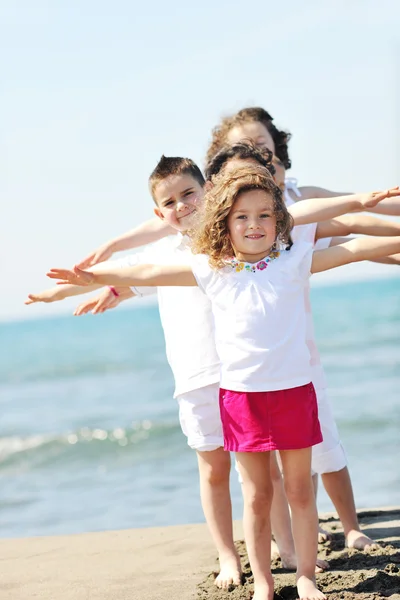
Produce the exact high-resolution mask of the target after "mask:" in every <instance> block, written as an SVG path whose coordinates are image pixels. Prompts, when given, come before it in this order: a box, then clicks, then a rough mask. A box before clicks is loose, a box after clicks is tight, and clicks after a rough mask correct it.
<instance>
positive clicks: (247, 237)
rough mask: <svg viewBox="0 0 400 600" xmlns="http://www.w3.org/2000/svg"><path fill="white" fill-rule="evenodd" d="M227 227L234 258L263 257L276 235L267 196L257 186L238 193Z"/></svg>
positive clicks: (256, 258) (244, 259)
mask: <svg viewBox="0 0 400 600" xmlns="http://www.w3.org/2000/svg"><path fill="white" fill-rule="evenodd" d="M228 231H229V236H230V239H231V243H232V246H233V248H234V250H235V256H236V258H237V259H238V260H242V261H244V262H249V263H254V262H258V261H259V260H261V259H262V258H265V257H266V256H267V255H268V254H269V252H270V250H271V247H272V245H273V244H274V242H275V239H276V217H275V214H274V204H273V200H272V198H271V196H270V195H269V194H267V193H266V192H265V191H263V190H259V189H254V190H248V191H245V192H242V193H241V194H239V196H238V197H237V199H236V201H235V203H234V205H233V207H232V210H231V212H230V213H229V217H228Z"/></svg>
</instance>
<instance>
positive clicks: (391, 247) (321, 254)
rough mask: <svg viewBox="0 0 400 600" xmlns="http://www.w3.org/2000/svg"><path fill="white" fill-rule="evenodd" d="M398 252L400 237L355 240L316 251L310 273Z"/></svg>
mask: <svg viewBox="0 0 400 600" xmlns="http://www.w3.org/2000/svg"><path fill="white" fill-rule="evenodd" d="M399 252H400V236H397V237H363V238H355V239H353V240H350V241H349V242H345V243H344V244H339V245H338V246H333V247H331V248H327V249H325V250H316V251H315V252H314V254H313V258H312V263H311V272H312V273H320V272H321V271H327V270H329V269H333V268H335V267H340V266H342V265H347V264H349V263H352V262H358V261H361V260H372V261H375V260H376V259H379V258H383V257H387V256H391V255H396V254H398V253H399Z"/></svg>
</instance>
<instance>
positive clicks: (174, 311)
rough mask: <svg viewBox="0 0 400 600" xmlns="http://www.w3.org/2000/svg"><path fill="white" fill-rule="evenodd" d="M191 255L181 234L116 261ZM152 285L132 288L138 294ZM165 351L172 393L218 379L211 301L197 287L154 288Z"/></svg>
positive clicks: (166, 260) (175, 259)
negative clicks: (170, 370)
mask: <svg viewBox="0 0 400 600" xmlns="http://www.w3.org/2000/svg"><path fill="white" fill-rule="evenodd" d="M191 256H192V253H191V251H190V250H189V248H188V247H187V244H186V240H185V238H183V237H182V235H180V234H178V235H174V236H171V237H168V238H165V239H163V240H160V241H159V242H157V243H155V244H152V245H151V246H149V247H148V248H146V249H145V250H144V251H143V252H139V253H137V254H131V255H130V256H128V257H126V258H124V259H122V260H121V261H118V262H119V264H120V265H121V266H131V265H136V264H165V265H172V264H178V265H182V264H188V263H189V262H190V258H191ZM154 289H155V288H136V289H134V290H133V291H134V292H135V293H139V295H145V294H147V293H149V292H150V293H151V292H152V291H153V292H154ZM157 293H158V302H159V310H160V317H161V323H162V326H163V329H164V336H165V345H166V353H167V359H168V362H169V365H170V367H171V369H172V373H173V375H174V379H175V393H174V396H175V397H176V396H180V395H182V394H185V393H187V392H190V391H192V390H195V389H198V388H201V387H205V386H207V385H211V384H214V383H218V382H219V359H218V355H217V351H216V348H215V342H214V324H213V317H212V313H211V303H210V301H209V299H208V298H207V296H205V295H204V294H203V292H202V291H201V290H200V289H199V288H197V287H159V288H157Z"/></svg>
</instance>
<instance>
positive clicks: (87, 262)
mask: <svg viewBox="0 0 400 600" xmlns="http://www.w3.org/2000/svg"><path fill="white" fill-rule="evenodd" d="M173 233H175V234H176V231H175V229H172V227H169V225H166V224H165V223H164V221H161V219H159V218H154V219H150V220H149V221H145V222H144V223H142V224H141V225H139V226H138V227H135V228H134V229H131V230H130V231H127V232H126V233H123V234H122V235H120V236H118V237H116V238H114V239H112V240H110V241H108V242H106V243H105V244H103V245H102V246H100V247H99V248H97V250H94V251H93V252H91V253H90V254H88V256H86V257H85V258H84V259H83V260H82V261H81V262H80V263H78V267H79V268H80V269H87V268H88V267H92V266H93V265H96V264H97V263H100V262H103V261H105V260H108V259H109V258H111V256H112V255H113V254H114V252H122V251H123V250H130V249H133V248H139V247H140V246H145V245H146V244H150V243H151V242H157V241H158V240H161V239H162V238H164V237H166V236H167V235H171V234H173Z"/></svg>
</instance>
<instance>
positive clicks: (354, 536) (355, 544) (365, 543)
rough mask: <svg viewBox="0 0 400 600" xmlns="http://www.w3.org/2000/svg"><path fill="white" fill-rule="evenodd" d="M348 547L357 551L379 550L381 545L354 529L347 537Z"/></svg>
mask: <svg viewBox="0 0 400 600" xmlns="http://www.w3.org/2000/svg"><path fill="white" fill-rule="evenodd" d="M346 546H347V547H348V548H356V550H371V548H379V544H377V543H376V542H374V540H371V538H370V537H368V536H367V535H365V534H364V533H362V531H357V530H356V529H352V530H351V531H349V533H348V534H347V536H346Z"/></svg>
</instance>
